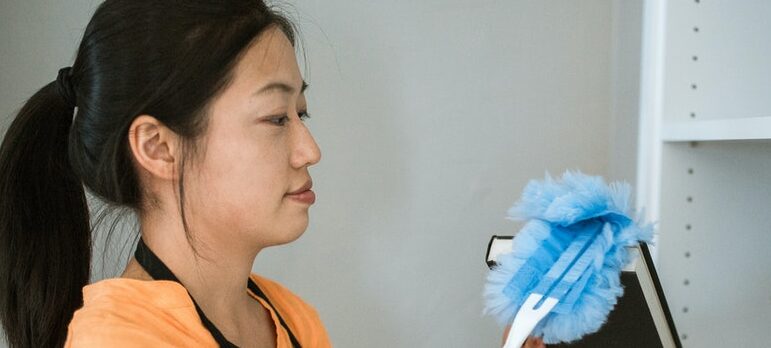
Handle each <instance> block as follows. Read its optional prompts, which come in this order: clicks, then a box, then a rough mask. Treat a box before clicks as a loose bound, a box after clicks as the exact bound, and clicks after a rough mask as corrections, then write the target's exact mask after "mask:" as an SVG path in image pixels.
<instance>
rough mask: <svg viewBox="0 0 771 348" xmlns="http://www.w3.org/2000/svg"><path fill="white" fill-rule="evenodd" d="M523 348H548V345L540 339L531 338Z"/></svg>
mask: <svg viewBox="0 0 771 348" xmlns="http://www.w3.org/2000/svg"><path fill="white" fill-rule="evenodd" d="M522 348H546V345H545V344H544V343H543V339H541V338H540V337H533V336H530V337H528V338H527V340H525V344H523V345H522Z"/></svg>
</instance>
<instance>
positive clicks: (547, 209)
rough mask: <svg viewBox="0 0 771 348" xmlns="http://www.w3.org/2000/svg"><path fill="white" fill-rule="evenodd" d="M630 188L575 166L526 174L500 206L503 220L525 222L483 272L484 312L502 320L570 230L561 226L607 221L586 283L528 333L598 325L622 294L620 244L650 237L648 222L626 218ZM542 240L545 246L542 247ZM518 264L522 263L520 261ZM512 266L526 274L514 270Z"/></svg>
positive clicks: (555, 338)
mask: <svg viewBox="0 0 771 348" xmlns="http://www.w3.org/2000/svg"><path fill="white" fill-rule="evenodd" d="M630 193H631V189H630V187H629V184H627V183H618V182H616V183H612V184H610V185H607V184H605V181H604V180H603V179H602V178H601V177H598V176H587V175H584V174H582V173H581V172H571V171H567V172H565V173H564V174H563V176H562V178H561V180H554V179H552V178H551V176H549V174H548V173H547V174H546V177H545V179H544V180H543V181H536V180H532V181H530V182H529V183H528V184H527V186H526V187H525V189H524V192H523V193H522V197H521V199H520V200H519V202H517V204H515V205H514V206H513V207H512V208H511V209H509V210H508V212H507V218H508V219H511V220H527V223H526V224H525V225H524V226H523V227H522V229H521V230H520V232H519V233H518V234H517V235H516V236H515V237H514V240H513V249H512V251H511V252H510V253H506V254H503V255H500V256H499V257H498V259H497V261H496V263H497V266H496V267H494V268H493V269H492V270H491V271H490V272H489V273H488V276H487V282H486V284H485V289H484V298H485V309H484V313H485V314H489V315H493V316H495V318H496V319H497V321H498V322H499V323H500V324H501V325H506V324H510V323H511V322H512V321H513V320H514V316H515V315H516V314H517V311H518V310H519V307H520V306H521V305H522V303H523V302H524V300H525V299H526V298H527V296H528V295H529V294H530V293H531V292H532V290H533V287H534V286H535V284H537V283H538V281H539V280H540V278H541V277H543V276H544V275H545V274H546V272H547V271H548V270H549V268H551V266H552V265H553V264H554V262H555V261H556V260H557V259H558V258H559V257H560V254H561V253H562V252H563V251H564V248H565V247H567V244H569V242H570V241H571V240H572V238H573V237H574V235H570V234H566V233H575V235H578V234H580V233H584V232H585V231H582V230H581V227H582V226H589V225H591V224H581V223H582V222H587V221H590V220H596V221H600V222H603V223H608V225H606V229H605V230H604V231H603V235H602V237H600V238H603V239H604V240H603V244H602V245H603V248H602V252H600V253H598V254H597V255H595V256H593V257H594V259H593V261H594V262H593V264H592V266H590V269H589V270H588V272H590V274H589V275H588V280H587V283H586V286H585V287H584V288H583V291H581V293H580V294H579V295H578V298H577V300H576V301H575V303H574V304H572V305H571V306H569V307H566V306H562V307H560V304H558V306H557V307H555V309H554V310H553V311H552V312H551V313H549V314H548V315H547V316H546V317H545V318H544V319H543V320H542V321H541V322H540V323H539V324H538V325H537V326H536V327H535V329H534V330H533V332H532V334H531V335H532V336H536V337H543V340H544V342H545V343H547V344H555V343H560V342H571V341H575V340H577V339H579V338H581V337H583V336H584V335H587V334H590V333H593V332H596V331H597V330H599V329H600V327H602V325H603V324H604V323H605V321H606V319H607V317H608V314H609V313H610V311H611V310H612V309H613V307H614V306H615V304H616V302H617V299H618V298H619V297H620V296H621V295H622V294H623V288H622V287H621V282H620V274H621V269H622V268H623V267H624V266H625V265H626V264H627V263H629V261H630V260H629V254H628V251H627V249H626V247H629V246H633V245H636V244H637V243H639V242H640V241H644V242H648V243H650V242H651V240H652V238H653V226H652V225H650V224H648V225H641V224H640V222H639V220H637V221H635V220H633V219H632V218H630V217H629V212H628V210H629V198H630ZM607 226H609V227H610V228H607ZM558 227H559V228H558ZM565 231H570V232H565ZM545 244H548V245H549V246H550V247H548V248H547V247H542V246H543V245H545ZM555 246H557V248H555ZM559 247H561V249H560V248H559ZM525 263H527V265H528V266H527V267H526V269H525V268H522V266H523V265H524V264H525ZM520 270H522V271H523V272H525V271H528V272H531V273H534V274H532V276H529V274H527V276H523V275H522V274H517V272H518V271H520ZM533 270H535V271H533ZM515 275H517V277H515Z"/></svg>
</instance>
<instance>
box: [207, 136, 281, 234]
mask: <svg viewBox="0 0 771 348" xmlns="http://www.w3.org/2000/svg"><path fill="white" fill-rule="evenodd" d="M220 139H222V140H221V141H217V142H211V143H210V144H209V147H208V150H207V158H206V159H205V161H204V166H203V167H202V176H201V178H202V179H203V180H202V181H201V183H200V184H201V187H203V188H204V190H203V191H202V192H201V193H202V194H203V195H202V196H201V197H200V198H201V199H202V203H204V204H203V206H204V208H205V209H206V210H207V215H209V214H212V215H214V216H211V217H212V218H214V219H216V220H219V223H231V224H232V223H237V222H241V223H244V222H245V223H246V224H251V222H250V220H259V221H266V220H270V219H271V217H272V216H273V215H275V214H276V211H277V210H278V209H279V208H280V206H281V205H282V204H283V196H284V194H285V193H286V187H287V182H286V178H287V173H286V169H287V164H286V163H285V162H286V161H284V160H282V156H283V153H282V151H281V147H280V146H274V145H271V144H270V143H269V142H266V141H263V142H258V141H251V142H250V141H244V140H243V139H244V138H242V137H229V138H220ZM245 220H246V221H245Z"/></svg>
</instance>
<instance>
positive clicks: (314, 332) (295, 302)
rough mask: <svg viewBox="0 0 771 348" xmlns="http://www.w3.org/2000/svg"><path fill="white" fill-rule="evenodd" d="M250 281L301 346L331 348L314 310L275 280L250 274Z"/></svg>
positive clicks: (322, 325) (317, 314)
mask: <svg viewBox="0 0 771 348" xmlns="http://www.w3.org/2000/svg"><path fill="white" fill-rule="evenodd" d="M251 278H252V280H254V282H255V283H256V284H257V286H258V287H259V288H260V289H261V290H262V291H263V292H264V293H265V296H267V297H268V300H269V301H270V303H271V304H272V305H273V306H274V307H275V309H276V311H278V312H279V314H280V315H281V317H282V318H283V319H284V320H285V321H286V323H287V325H288V326H289V328H290V329H291V330H292V332H293V333H294V334H295V335H296V336H297V339H298V340H299V341H300V343H302V345H303V346H310V347H331V344H330V342H329V337H328V334H327V331H326V329H325V327H324V324H323V323H322V321H321V317H320V316H319V313H318V312H317V310H316V308H315V307H314V306H312V305H311V304H309V303H308V302H306V301H305V300H303V299H302V298H300V296H298V295H297V294H295V293H294V292H292V291H290V290H289V289H287V288H286V287H285V286H284V285H282V284H280V283H278V282H276V281H275V280H272V279H269V278H266V277H264V276H261V275H258V274H255V273H252V275H251Z"/></svg>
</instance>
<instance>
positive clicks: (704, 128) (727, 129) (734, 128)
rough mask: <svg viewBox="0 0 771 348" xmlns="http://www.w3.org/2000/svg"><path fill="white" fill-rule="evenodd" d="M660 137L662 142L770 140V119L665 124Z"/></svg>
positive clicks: (757, 118) (736, 119)
mask: <svg viewBox="0 0 771 348" xmlns="http://www.w3.org/2000/svg"><path fill="white" fill-rule="evenodd" d="M769 93H771V91H769ZM770 97H771V96H770ZM661 137H662V141H664V142H680V141H718V140H763V139H771V117H748V118H734V119H714V120H704V121H701V120H700V121H686V122H682V121H681V122H666V123H664V124H663V129H662V136H661Z"/></svg>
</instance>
